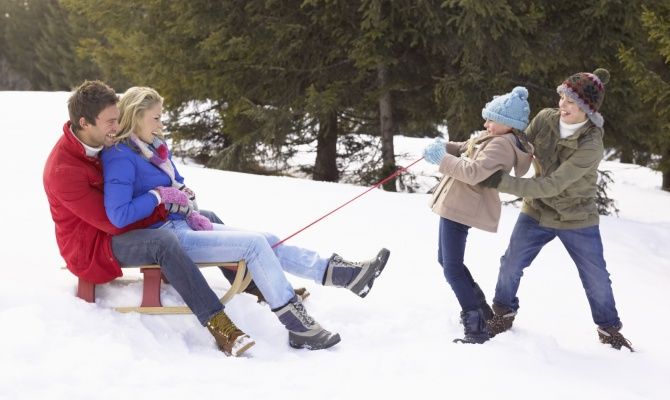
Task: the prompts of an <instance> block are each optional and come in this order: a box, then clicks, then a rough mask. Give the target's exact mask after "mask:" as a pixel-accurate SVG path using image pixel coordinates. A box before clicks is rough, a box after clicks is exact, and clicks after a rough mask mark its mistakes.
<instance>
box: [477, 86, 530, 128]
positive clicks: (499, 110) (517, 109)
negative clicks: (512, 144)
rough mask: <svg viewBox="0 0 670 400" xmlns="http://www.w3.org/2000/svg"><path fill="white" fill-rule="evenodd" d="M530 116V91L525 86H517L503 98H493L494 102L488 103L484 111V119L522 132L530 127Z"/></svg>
mask: <svg viewBox="0 0 670 400" xmlns="http://www.w3.org/2000/svg"><path fill="white" fill-rule="evenodd" d="M528 115H530V105H528V90H527V89H526V88H525V87H523V86H517V87H515V88H514V89H512V91H511V92H509V93H506V94H503V95H502V96H493V100H491V101H489V102H488V103H486V105H485V106H484V108H483V109H482V118H484V119H488V120H491V121H495V122H497V123H499V124H503V125H507V126H511V127H512V128H516V129H518V130H520V131H522V130H524V129H526V127H527V126H528Z"/></svg>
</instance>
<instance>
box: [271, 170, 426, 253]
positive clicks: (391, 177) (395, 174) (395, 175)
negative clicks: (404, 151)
mask: <svg viewBox="0 0 670 400" xmlns="http://www.w3.org/2000/svg"><path fill="white" fill-rule="evenodd" d="M421 160H423V157H421V158H419V159H418V160H416V161H414V162H413V163H411V164H410V165H408V166H407V167H400V168H398V169H397V170H396V171H395V172H394V173H392V174H391V175H389V176H387V177H386V178H384V179H382V180H381V181H379V182H377V183H375V184H374V185H373V186H371V187H369V188H368V189H367V190H366V191H364V192H363V193H361V194H359V195H358V196H356V197H354V198H353V199H351V200H349V201H347V202H346V203H344V204H342V205H341V206H339V207H337V208H335V209H334V210H332V211H330V212H329V213H328V214H325V215H324V216H322V217H320V218H318V219H317V220H315V221H314V222H312V223H310V224H308V225H306V226H305V227H303V228H301V229H300V230H298V231H296V232H295V233H293V234H291V235H289V236H288V237H286V238H284V239H282V240H280V241H279V242H277V243H275V244H273V245H272V248H273V249H274V248H275V247H277V246H279V245H280V244H282V243H284V242H285V241H287V240H289V239H290V238H292V237H293V236H295V235H297V234H299V233H300V232H302V231H304V230H305V229H307V228H309V227H310V226H312V225H314V224H316V223H317V222H319V221H321V220H322V219H324V218H326V217H327V216H329V215H330V214H333V213H334V212H336V211H337V210H339V209H341V208H342V207H344V206H346V205H347V204H349V203H351V202H353V201H354V200H356V199H358V198H359V197H361V196H363V195H364V194H366V193H368V192H369V191H371V190H372V189H376V188H378V187H379V186H381V185H383V184H385V183H386V182H388V181H390V180H391V179H394V178H395V177H397V176H398V175H400V174H401V173H403V172H406V171H407V170H408V169H409V168H411V167H412V166H413V165H414V164H416V163H418V162H419V161H421Z"/></svg>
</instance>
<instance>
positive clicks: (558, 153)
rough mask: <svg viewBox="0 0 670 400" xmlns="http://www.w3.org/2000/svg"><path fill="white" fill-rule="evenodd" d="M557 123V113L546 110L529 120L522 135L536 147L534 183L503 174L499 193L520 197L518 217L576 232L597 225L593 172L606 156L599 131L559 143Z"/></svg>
mask: <svg viewBox="0 0 670 400" xmlns="http://www.w3.org/2000/svg"><path fill="white" fill-rule="evenodd" d="M559 119H560V112H559V111H558V109H555V108H546V109H544V110H542V111H540V112H539V113H538V114H537V115H536V116H535V118H533V120H532V121H531V122H530V125H528V128H526V134H527V135H528V139H529V141H530V142H531V143H532V144H533V145H534V146H535V171H536V172H535V177H534V178H531V179H524V178H514V177H511V176H509V175H507V174H503V176H502V180H501V182H500V185H499V186H498V190H499V191H501V192H505V193H512V194H515V195H517V196H521V197H523V198H524V199H523V209H522V212H524V213H526V214H528V215H529V216H531V217H532V218H534V219H535V220H537V221H538V222H539V224H540V225H541V226H545V227H549V228H556V229H577V228H585V227H589V226H594V225H598V223H599V216H598V207H597V205H596V197H597V194H596V189H597V180H598V171H597V169H598V165H599V164H600V161H601V160H602V158H603V152H604V146H603V129H602V128H598V127H597V126H595V125H594V124H593V123H592V122H591V121H588V122H587V123H586V124H585V125H584V126H582V127H581V128H579V129H578V130H577V131H576V132H575V133H574V134H573V135H571V136H568V137H567V138H565V139H561V136H560V133H559ZM538 164H539V165H538Z"/></svg>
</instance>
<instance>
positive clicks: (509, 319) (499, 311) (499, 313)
mask: <svg viewBox="0 0 670 400" xmlns="http://www.w3.org/2000/svg"><path fill="white" fill-rule="evenodd" d="M515 316H516V311H514V310H512V309H510V308H507V307H503V306H499V305H497V304H495V303H494V304H493V317H491V319H488V320H487V321H486V326H487V328H488V330H489V333H490V334H491V337H494V336H495V335H497V334H499V333H503V332H505V331H507V330H509V329H511V328H512V324H513V323H514V317H515Z"/></svg>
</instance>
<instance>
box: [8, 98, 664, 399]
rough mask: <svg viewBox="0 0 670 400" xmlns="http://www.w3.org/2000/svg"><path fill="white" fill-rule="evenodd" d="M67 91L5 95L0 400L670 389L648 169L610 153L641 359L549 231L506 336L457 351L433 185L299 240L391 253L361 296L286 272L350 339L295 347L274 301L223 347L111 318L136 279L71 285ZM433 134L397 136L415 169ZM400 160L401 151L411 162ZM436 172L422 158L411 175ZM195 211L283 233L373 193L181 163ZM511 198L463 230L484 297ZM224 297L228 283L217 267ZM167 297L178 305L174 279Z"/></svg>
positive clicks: (240, 317) (625, 305)
mask: <svg viewBox="0 0 670 400" xmlns="http://www.w3.org/2000/svg"><path fill="white" fill-rule="evenodd" d="M67 96H68V94H67V93H27V92H0V107H1V109H2V119H1V120H0V132H2V135H3V137H4V138H5V139H7V140H5V142H3V144H4V146H3V148H4V151H2V156H0V170H1V171H2V173H3V188H4V190H3V194H2V196H0V199H1V200H0V201H1V203H0V213H1V215H2V221H3V228H4V232H3V234H2V240H1V241H0V243H2V251H1V252H0V257H1V265H2V267H3V268H2V270H3V272H2V275H1V276H2V279H0V367H2V373H1V375H0V399H3V400H4V399H91V398H95V399H116V400H118V399H123V398H129V397H130V396H132V397H133V398H144V399H147V398H165V399H168V398H169V399H172V398H186V397H188V398H194V399H197V398H230V399H232V398H248V399H254V398H261V397H267V398H273V399H275V398H276V399H295V398H302V397H305V398H306V397H309V398H316V399H359V398H393V399H397V398H404V397H410V396H411V397H412V398H431V399H432V398H439V399H450V398H455V399H461V398H475V399H479V398H481V399H484V398H487V399H490V398H502V399H507V398H515V399H535V398H541V399H566V398H576V399H582V398H601V399H608V400H610V399H626V400H631V399H665V398H667V393H668V389H670V383H668V382H669V381H668V376H669V374H670V346H669V345H668V331H669V329H668V328H670V322H668V319H667V318H666V317H665V314H666V312H665V307H667V306H668V304H670V295H669V289H670V246H669V245H668V244H669V243H670V212H669V211H668V209H669V206H670V194H669V193H665V192H662V191H660V190H659V185H660V181H661V179H660V175H659V174H658V173H656V172H653V171H650V170H649V169H646V168H641V167H637V166H633V165H624V164H618V163H613V162H605V163H603V166H602V167H603V168H604V169H607V170H610V171H612V176H613V178H614V180H615V183H614V184H613V185H612V190H611V193H610V195H611V197H613V198H615V199H616V200H617V205H618V207H619V209H620V210H621V211H620V217H619V218H617V217H604V218H602V222H601V230H602V235H603V240H604V245H605V258H606V259H607V261H608V268H609V271H610V273H611V274H612V280H613V287H614V293H615V296H616V300H617V306H618V309H619V313H620V316H621V318H622V320H623V322H624V325H625V326H624V330H623V332H624V334H625V335H626V336H627V337H628V338H629V339H630V340H631V341H632V342H633V345H634V347H635V349H636V350H637V351H636V352H635V353H629V352H628V351H616V350H613V349H611V348H609V347H608V346H605V345H602V344H600V343H599V342H598V339H597V335H596V332H595V326H594V325H593V322H592V321H591V316H590V313H589V308H588V305H587V302H586V298H585V296H584V292H583V290H582V288H581V284H580V281H579V279H578V277H577V272H576V269H575V267H574V265H573V264H572V261H571V260H570V258H569V256H568V254H567V253H566V251H565V250H564V249H563V247H562V246H561V245H560V243H559V242H558V241H555V242H552V243H550V244H549V245H548V246H546V247H545V249H544V250H543V251H542V252H541V253H540V255H539V257H538V258H537V259H536V261H535V263H534V265H533V266H532V267H531V268H530V269H528V270H527V273H526V275H525V276H524V279H523V281H522V285H521V289H520V292H519V297H520V299H521V306H522V308H521V309H520V311H519V315H518V317H517V320H516V323H515V325H514V328H513V330H512V331H510V332H508V333H505V334H502V335H499V336H498V337H496V338H494V339H492V340H491V341H489V342H488V343H486V344H485V345H463V344H454V343H452V342H451V340H452V339H453V338H455V337H458V336H459V335H460V334H461V333H462V327H461V326H460V325H459V323H458V313H459V307H458V304H457V302H456V299H455V297H454V295H453V294H452V292H451V290H450V289H449V287H448V285H447V284H446V282H445V280H444V277H443V275H442V272H441V269H440V267H439V266H438V264H437V262H436V253H437V223H438V218H437V216H436V215H434V214H432V213H431V212H430V210H429V209H428V206H427V202H428V195H425V194H403V193H386V192H382V191H377V190H376V191H373V192H371V193H369V194H367V195H366V196H364V197H362V198H361V199H359V200H358V201H356V202H355V203H353V204H351V205H349V206H347V207H346V208H344V209H342V210H341V211H339V212H338V213H336V214H334V215H333V216H331V217H329V218H327V219H326V220H324V221H322V222H321V223H319V224H317V225H315V226H314V227H312V228H310V229H309V230H307V231H305V232H304V233H302V234H300V235H299V236H296V237H295V238H293V239H291V242H292V243H293V244H295V245H300V246H304V247H310V248H313V249H316V250H318V251H320V252H321V253H323V254H324V255H330V254H331V253H332V252H333V251H336V252H338V253H339V254H341V255H343V256H344V257H346V258H349V259H364V258H369V257H371V256H372V255H374V254H375V253H376V252H377V250H378V249H379V248H380V247H382V246H384V247H388V248H389V249H390V250H391V252H392V253H391V258H390V261H389V264H388V266H387V268H386V270H385V272H384V274H383V275H382V276H381V277H380V279H379V280H378V281H377V282H376V283H375V286H374V288H373V290H372V292H371V294H370V295H369V296H368V297H367V298H365V299H360V298H357V297H356V296H354V295H353V294H351V293H350V292H348V291H345V290H341V289H334V288H324V287H322V286H319V285H317V284H315V283H313V282H307V281H303V280H301V279H298V278H294V277H292V278H290V279H291V280H292V282H294V283H295V285H300V286H306V287H308V288H309V290H310V291H311V292H312V297H310V298H309V299H308V300H307V302H306V306H307V308H308V309H309V311H310V313H311V314H312V315H313V316H315V317H316V319H317V320H318V321H319V322H320V323H321V324H322V325H324V326H325V327H327V328H328V329H330V330H332V331H337V332H339V333H340V335H341V336H342V342H341V343H340V344H339V345H337V346H335V347H334V348H332V349H330V350H326V351H315V352H310V351H304V350H303V351H296V350H293V349H291V348H290V347H289V346H288V344H287V340H286V331H285V330H284V328H283V327H282V326H281V325H280V323H279V322H278V321H277V320H276V318H275V316H274V315H273V314H272V313H271V312H270V311H269V310H268V309H267V307H266V306H262V305H257V304H256V303H255V300H254V298H252V297H251V296H248V295H240V296H237V297H236V298H235V299H233V301H231V303H229V305H228V306H227V310H228V312H229V314H230V315H231V317H232V318H233V320H235V321H236V322H237V323H238V325H239V326H240V327H241V328H242V329H244V330H245V331H246V332H247V333H249V334H250V335H251V336H252V337H253V338H254V339H255V340H256V346H254V347H253V348H252V349H251V350H250V351H249V352H248V353H247V354H248V356H247V357H242V358H237V359H235V358H227V357H225V356H224V355H223V354H222V353H220V352H219V351H217V350H216V348H215V345H214V341H213V339H212V338H211V336H210V335H209V333H208V332H207V330H206V329H205V328H203V327H202V326H200V325H199V324H198V322H197V321H196V319H195V318H194V317H193V316H190V315H186V316H145V315H137V314H119V313H116V312H114V311H111V310H110V309H109V307H112V306H120V305H133V304H137V303H138V302H139V299H140V296H141V285H140V284H139V283H138V282H136V280H137V273H135V272H133V273H128V274H127V276H126V277H124V278H123V280H121V281H118V282H115V283H112V284H108V285H105V286H102V287H100V288H99V290H98V299H99V300H98V303H97V304H87V303H85V302H83V301H81V300H79V299H77V298H76V297H75V296H74V292H75V284H76V279H75V277H74V276H72V275H71V274H70V273H69V272H67V271H65V270H62V269H61V266H63V265H64V262H63V260H62V259H61V257H60V255H59V253H58V249H57V247H56V243H55V238H54V233H53V222H52V220H51V216H50V214H49V209H48V205H47V201H46V197H45V195H44V191H43V188H42V168H43V165H44V161H45V159H46V156H47V154H48V152H49V151H50V149H51V147H52V146H53V144H54V143H55V141H56V140H57V138H58V137H59V135H60V134H61V126H62V124H63V122H64V121H65V120H66V119H67V109H66V103H65V102H66V99H67ZM428 141H429V139H407V138H400V137H399V138H397V142H396V147H397V148H398V149H397V151H398V152H406V153H407V154H408V157H407V158H406V160H399V164H402V165H407V164H408V163H409V161H411V159H415V158H418V157H420V151H421V149H422V148H423V146H425V144H426V143H427V142H428ZM405 161H407V162H405ZM431 168H432V167H430V166H428V165H427V164H424V163H423V162H422V163H420V165H417V170H425V171H429V170H431ZM180 170H181V172H182V175H184V176H185V177H186V178H187V181H188V184H189V186H190V187H192V188H194V189H195V190H196V192H197V193H198V198H199V203H200V205H201V207H203V208H208V209H212V210H215V211H216V212H217V213H218V214H219V215H220V216H221V218H222V219H223V220H224V221H225V222H226V223H227V224H230V225H234V226H244V227H247V228H251V229H257V230H268V231H272V232H275V233H277V234H278V235H279V236H282V237H283V236H287V235H289V234H291V233H293V232H294V231H295V230H297V229H298V228H300V227H302V226H304V225H306V224H307V223H309V222H311V221H312V220H313V219H315V218H317V217H319V216H320V215H322V214H323V213H324V212H326V211H329V210H331V209H332V208H334V207H336V206H338V205H339V204H341V203H342V202H344V201H346V200H348V199H350V198H352V197H354V196H356V195H357V194H359V193H361V192H362V191H363V190H365V188H362V187H356V186H352V185H343V184H333V183H320V182H312V181H308V180H299V179H292V178H283V177H266V176H254V175H247V174H240V173H231V172H225V171H215V170H208V169H203V168H198V167H193V166H182V167H181V168H180ZM518 212H519V211H518V209H517V208H514V207H511V206H509V207H504V208H503V213H502V220H501V224H500V230H499V232H498V233H497V234H490V233H485V232H482V231H478V230H472V231H471V233H470V236H469V243H468V248H467V254H466V264H467V265H468V266H469V267H470V269H471V271H472V273H473V275H474V276H475V278H476V279H477V280H478V281H479V283H480V285H481V286H482V287H483V289H484V290H485V292H486V293H487V295H488V296H489V297H491V296H492V294H493V290H494V286H495V281H496V274H497V269H498V259H499V257H500V255H502V253H503V252H504V249H505V247H506V246H507V240H508V238H509V235H510V233H511V229H512V226H513V225H514V222H515V219H516V217H517V215H518ZM207 277H208V280H209V281H210V282H211V284H212V286H213V287H214V288H215V290H216V291H217V292H223V291H224V290H225V289H226V288H227V287H228V285H227V283H226V282H225V281H224V280H223V278H222V277H221V276H219V274H216V273H215V271H212V272H211V273H210V272H208V275H207ZM165 297H166V298H167V301H166V303H171V304H175V303H179V301H180V299H179V297H178V295H177V294H176V293H175V292H174V291H173V290H172V288H170V287H168V288H167V289H166V292H165Z"/></svg>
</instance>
